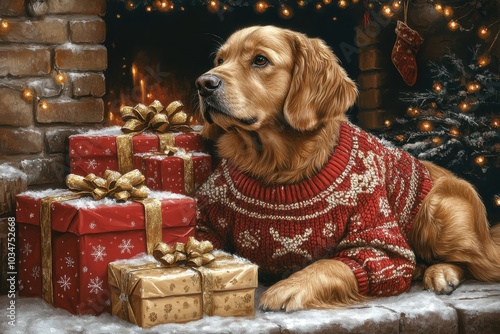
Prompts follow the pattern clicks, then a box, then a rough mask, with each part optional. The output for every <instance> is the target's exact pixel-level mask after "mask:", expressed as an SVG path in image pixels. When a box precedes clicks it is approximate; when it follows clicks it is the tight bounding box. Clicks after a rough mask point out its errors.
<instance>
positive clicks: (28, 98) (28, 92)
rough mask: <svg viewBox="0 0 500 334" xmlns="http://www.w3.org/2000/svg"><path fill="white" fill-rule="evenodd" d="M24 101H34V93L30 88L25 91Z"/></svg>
mask: <svg viewBox="0 0 500 334" xmlns="http://www.w3.org/2000/svg"><path fill="white" fill-rule="evenodd" d="M23 99H24V100H25V101H28V102H29V101H32V100H33V91H32V90H31V89H29V88H25V89H23Z"/></svg>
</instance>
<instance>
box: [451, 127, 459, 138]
mask: <svg viewBox="0 0 500 334" xmlns="http://www.w3.org/2000/svg"><path fill="white" fill-rule="evenodd" d="M450 135H451V136H452V137H458V136H459V135H460V130H458V129H457V128H451V129H450Z"/></svg>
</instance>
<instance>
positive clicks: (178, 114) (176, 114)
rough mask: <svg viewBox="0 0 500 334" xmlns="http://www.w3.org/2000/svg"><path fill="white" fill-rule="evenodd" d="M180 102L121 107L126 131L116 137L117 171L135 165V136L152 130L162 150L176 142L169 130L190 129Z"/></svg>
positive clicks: (156, 101) (123, 128)
mask: <svg viewBox="0 0 500 334" xmlns="http://www.w3.org/2000/svg"><path fill="white" fill-rule="evenodd" d="M183 108H184V105H183V104H182V102H180V101H174V102H171V103H170V104H169V105H168V106H167V107H166V108H165V107H164V106H163V105H162V104H161V103H160V102H159V101H158V100H155V101H154V102H153V103H151V104H150V105H149V106H145V105H144V104H142V103H139V104H138V105H136V106H135V107H127V106H126V107H122V109H121V110H120V113H121V116H122V119H123V120H124V121H125V125H124V126H123V127H122V131H123V132H124V133H125V134H123V135H119V136H117V137H116V149H117V154H118V170H119V171H120V172H121V173H126V172H128V171H130V170H132V169H133V168H134V161H133V142H132V138H133V137H134V136H136V135H138V134H141V133H142V132H143V131H145V130H147V129H150V130H152V131H153V132H155V133H156V135H157V136H158V140H159V148H160V151H164V150H165V149H166V148H167V147H168V146H174V145H175V136H174V134H173V133H168V131H171V132H172V131H188V130H191V127H190V126H189V125H188V116H187V114H186V112H185V111H184V110H183Z"/></svg>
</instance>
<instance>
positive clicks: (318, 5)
mask: <svg viewBox="0 0 500 334" xmlns="http://www.w3.org/2000/svg"><path fill="white" fill-rule="evenodd" d="M315 7H316V10H321V9H322V8H323V5H322V4H320V3H319V2H318V3H317V4H316V6H315Z"/></svg>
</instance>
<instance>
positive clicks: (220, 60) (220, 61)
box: [216, 58, 224, 65]
mask: <svg viewBox="0 0 500 334" xmlns="http://www.w3.org/2000/svg"><path fill="white" fill-rule="evenodd" d="M223 62H224V60H223V59H222V58H219V59H217V60H216V63H217V65H222V63H223Z"/></svg>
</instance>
